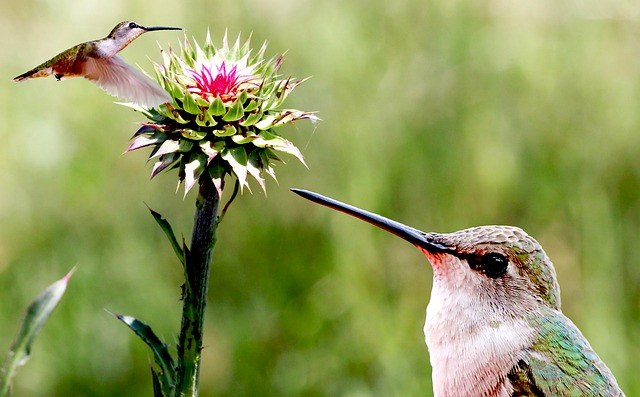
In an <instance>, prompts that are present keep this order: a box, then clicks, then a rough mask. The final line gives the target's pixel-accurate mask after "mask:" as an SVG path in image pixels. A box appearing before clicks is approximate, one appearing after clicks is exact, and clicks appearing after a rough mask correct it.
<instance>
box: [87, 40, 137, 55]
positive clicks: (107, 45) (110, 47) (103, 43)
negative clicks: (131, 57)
mask: <svg viewBox="0 0 640 397" xmlns="http://www.w3.org/2000/svg"><path fill="white" fill-rule="evenodd" d="M132 41H133V39H131V40H128V41H127V40H123V39H115V38H112V37H107V38H104V39H102V40H99V41H97V42H96V44H95V45H96V52H97V53H98V54H99V55H100V56H101V57H105V58H111V57H112V56H114V55H116V54H117V53H119V52H120V51H122V50H123V49H124V48H125V47H126V46H128V45H129V43H131V42H132Z"/></svg>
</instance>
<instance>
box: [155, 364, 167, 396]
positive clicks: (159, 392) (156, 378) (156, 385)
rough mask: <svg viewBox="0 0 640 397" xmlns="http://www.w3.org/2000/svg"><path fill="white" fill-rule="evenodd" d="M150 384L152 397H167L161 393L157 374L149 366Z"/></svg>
mask: <svg viewBox="0 0 640 397" xmlns="http://www.w3.org/2000/svg"><path fill="white" fill-rule="evenodd" d="M151 383H152V385H153V397H169V396H167V395H164V394H163V393H162V385H161V384H160V378H159V377H158V373H157V372H156V370H155V369H154V368H153V366H151Z"/></svg>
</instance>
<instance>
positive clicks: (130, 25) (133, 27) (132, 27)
mask: <svg viewBox="0 0 640 397" xmlns="http://www.w3.org/2000/svg"><path fill="white" fill-rule="evenodd" d="M137 27H138V25H136V23H135V22H129V28H130V29H135V28H137Z"/></svg>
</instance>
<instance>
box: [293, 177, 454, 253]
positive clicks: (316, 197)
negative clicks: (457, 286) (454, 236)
mask: <svg viewBox="0 0 640 397" xmlns="http://www.w3.org/2000/svg"><path fill="white" fill-rule="evenodd" d="M291 191H292V192H294V193H295V194H297V195H299V196H302V197H304V198H306V199H307V200H310V201H313V202H314V203H317V204H321V205H324V206H325V207H329V208H331V209H334V210H337V211H340V212H343V213H345V214H347V215H351V216H353V217H356V218H358V219H361V220H363V221H365V222H368V223H370V224H372V225H374V226H377V227H379V228H380V229H383V230H386V231H388V232H390V233H393V234H395V235H396V236H398V237H400V238H401V239H403V240H406V241H408V242H410V243H411V244H413V245H415V246H417V247H420V248H423V249H425V250H427V251H429V252H434V253H435V252H449V253H454V252H455V251H454V250H453V249H452V248H450V247H447V246H445V245H442V244H440V243H437V242H435V241H431V240H430V239H429V238H428V237H427V234H426V233H425V232H422V231H420V230H418V229H414V228H412V227H411V226H407V225H404V224H402V223H400V222H396V221H393V220H391V219H388V218H385V217H384V216H380V215H378V214H374V213H373V212H369V211H365V210H363V209H360V208H357V207H354V206H352V205H349V204H345V203H343V202H340V201H338V200H334V199H332V198H329V197H325V196H323V195H321V194H318V193H314V192H310V191H308V190H301V189H291Z"/></svg>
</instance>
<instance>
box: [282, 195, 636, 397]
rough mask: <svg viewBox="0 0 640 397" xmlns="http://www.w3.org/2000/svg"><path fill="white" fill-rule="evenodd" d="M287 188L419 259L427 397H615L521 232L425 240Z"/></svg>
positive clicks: (540, 256) (545, 263) (499, 230)
mask: <svg viewBox="0 0 640 397" xmlns="http://www.w3.org/2000/svg"><path fill="white" fill-rule="evenodd" d="M292 190H293V192H295V193H297V194H299V195H300V196H302V197H304V198H306V199H309V200H311V201H313V202H315V203H318V204H322V205H325V206H327V207H329V208H332V209H335V210H338V211H341V212H344V213H345V214H348V215H351V216H354V217H356V218H359V219H362V220H364V221H366V222H369V223H371V224H373V225H375V226H378V227H380V228H382V229H384V230H386V231H388V232H391V233H393V234H395V235H396V236H398V237H400V238H402V239H404V240H406V241H408V242H410V243H411V244H413V245H415V246H416V247H417V248H418V249H420V250H421V251H422V252H423V253H424V254H425V255H426V256H427V259H428V260H429V262H431V266H432V268H433V287H432V291H431V300H430V302H429V305H428V306H427V318H426V323H425V326H424V333H425V340H426V342H427V347H428V348H429V353H430V358H431V365H432V367H433V372H432V374H433V388H434V395H435V396H436V397H476V396H477V397H497V396H500V397H503V396H504V397H508V396H537V397H548V396H624V393H623V392H622V390H620V388H619V387H618V384H617V382H616V379H615V378H614V376H613V375H612V374H611V371H610V370H609V368H607V366H606V365H605V364H604V362H602V360H601V359H600V357H598V355H597V354H596V353H595V352H594V351H593V349H592V348H591V346H590V345H589V342H587V340H586V339H585V338H584V336H582V333H581V332H580V330H579V329H578V328H577V327H576V326H575V325H574V324H573V323H572V322H571V320H569V319H568V318H567V317H565V316H564V314H562V311H560V287H559V286H558V282H557V281H556V273H555V269H554V267H553V264H552V263H551V261H550V260H549V258H548V257H547V255H546V254H545V252H544V251H543V250H542V247H541V246H540V244H538V242H537V241H536V240H534V239H533V238H532V237H530V236H529V235H527V233H525V232H524V231H523V230H522V229H519V228H517V227H513V226H479V227H473V228H470V229H465V230H460V231H458V232H455V233H447V234H439V233H425V232H421V231H420V230H417V229H414V228H412V227H409V226H406V225H403V224H401V223H398V222H395V221H392V220H390V219H387V218H384V217H382V216H380V215H376V214H373V213H371V212H367V211H364V210H361V209H359V208H356V207H353V206H350V205H348V204H344V203H341V202H339V201H336V200H333V199H330V198H328V197H324V196H322V195H319V194H317V193H313V192H309V191H306V190H298V189H292Z"/></svg>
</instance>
